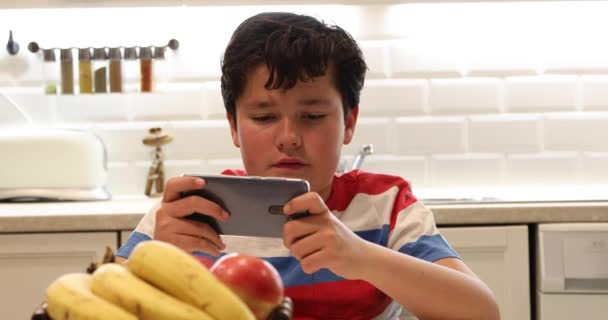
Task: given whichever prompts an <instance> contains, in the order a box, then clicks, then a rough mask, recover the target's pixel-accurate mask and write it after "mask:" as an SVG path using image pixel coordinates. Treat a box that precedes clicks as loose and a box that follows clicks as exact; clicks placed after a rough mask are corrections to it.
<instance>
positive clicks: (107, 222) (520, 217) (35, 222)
mask: <svg viewBox="0 0 608 320" xmlns="http://www.w3.org/2000/svg"><path fill="white" fill-rule="evenodd" d="M156 201H158V199H147V198H134V199H128V198H125V199H115V200H111V201H96V202H50V203H2V204H0V233H22V232H59V231H113V230H115V231H118V230H133V229H134V228H135V226H136V225H137V223H138V222H139V220H140V219H141V218H142V216H143V215H144V214H145V213H146V212H147V211H148V210H149V209H150V208H151V207H152V205H153V204H154V203H155V202H156ZM427 206H428V207H429V208H430V209H431V210H432V211H433V212H434V214H435V221H436V223H437V225H439V226H449V225H501V224H503V225H504V224H534V223H559V222H608V201H574V202H503V203H492V202H488V203H449V202H446V203H440V202H433V203H432V204H428V205H427Z"/></svg>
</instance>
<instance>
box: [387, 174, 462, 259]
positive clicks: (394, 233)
mask: <svg viewBox="0 0 608 320" xmlns="http://www.w3.org/2000/svg"><path fill="white" fill-rule="evenodd" d="M396 197H397V198H396V199H395V203H394V207H393V212H392V214H391V222H390V226H389V229H390V232H389V239H388V247H389V248H391V249H393V250H396V251H399V252H402V253H404V254H407V255H410V256H413V257H416V258H419V259H422V260H426V261H429V262H434V261H437V260H439V259H443V258H459V257H458V254H457V253H456V252H455V251H454V249H452V247H451V246H450V245H449V243H448V242H447V240H446V239H445V238H444V237H443V236H442V235H441V234H440V233H439V230H438V229H437V226H436V225H435V218H434V216H433V212H432V211H431V210H429V209H428V208H427V207H425V206H424V205H423V204H422V203H421V202H420V201H418V200H416V198H415V197H414V196H413V195H412V194H411V190H410V187H409V184H408V183H407V182H406V183H405V184H403V185H400V190H399V192H398V193H397V196H396Z"/></svg>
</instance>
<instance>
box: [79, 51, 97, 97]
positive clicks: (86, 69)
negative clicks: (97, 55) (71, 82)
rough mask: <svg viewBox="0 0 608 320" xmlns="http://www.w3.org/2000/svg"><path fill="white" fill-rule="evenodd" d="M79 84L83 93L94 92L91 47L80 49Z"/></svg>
mask: <svg viewBox="0 0 608 320" xmlns="http://www.w3.org/2000/svg"><path fill="white" fill-rule="evenodd" d="M78 84H79V87H80V93H81V94H83V93H92V92H93V78H92V71H91V51H90V50H89V48H80V49H78Z"/></svg>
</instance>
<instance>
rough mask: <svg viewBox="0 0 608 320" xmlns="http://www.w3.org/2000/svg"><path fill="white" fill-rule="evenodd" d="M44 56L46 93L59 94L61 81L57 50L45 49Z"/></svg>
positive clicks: (43, 67) (43, 74)
mask: <svg viewBox="0 0 608 320" xmlns="http://www.w3.org/2000/svg"><path fill="white" fill-rule="evenodd" d="M42 58H43V59H42V61H43V62H42V77H43V79H44V93H46V94H57V84H58V83H59V65H58V64H57V61H56V59H55V50H54V49H43V50H42Z"/></svg>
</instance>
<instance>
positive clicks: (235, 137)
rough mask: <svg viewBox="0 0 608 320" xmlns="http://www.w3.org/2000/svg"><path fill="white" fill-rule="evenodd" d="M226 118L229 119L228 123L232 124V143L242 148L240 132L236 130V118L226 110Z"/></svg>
mask: <svg viewBox="0 0 608 320" xmlns="http://www.w3.org/2000/svg"><path fill="white" fill-rule="evenodd" d="M226 118H227V119H228V123H229V124H230V135H231V136H232V143H233V144H234V146H235V147H237V148H240V147H241V143H240V141H239V133H238V131H237V130H236V119H235V118H233V117H232V115H230V113H228V112H226Z"/></svg>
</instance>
